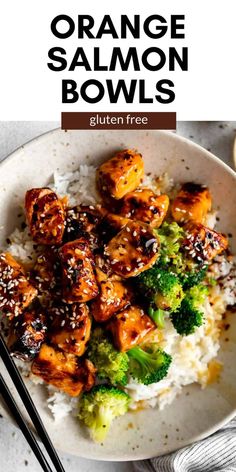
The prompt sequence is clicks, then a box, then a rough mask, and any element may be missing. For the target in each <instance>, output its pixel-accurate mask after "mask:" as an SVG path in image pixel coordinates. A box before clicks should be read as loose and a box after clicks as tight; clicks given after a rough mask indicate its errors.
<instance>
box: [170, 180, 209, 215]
mask: <svg viewBox="0 0 236 472" xmlns="http://www.w3.org/2000/svg"><path fill="white" fill-rule="evenodd" d="M211 204H212V201H211V194H210V192H209V190H208V188H207V187H205V186H203V185H199V184H195V183H193V182H187V183H185V184H184V185H183V186H182V188H181V190H180V191H179V193H178V195H177V196H176V198H175V199H174V201H173V203H172V207H171V212H172V216H173V218H174V220H175V221H177V222H178V223H186V222H188V221H195V223H204V221H205V218H206V215H207V213H208V212H209V211H210V210H211Z"/></svg>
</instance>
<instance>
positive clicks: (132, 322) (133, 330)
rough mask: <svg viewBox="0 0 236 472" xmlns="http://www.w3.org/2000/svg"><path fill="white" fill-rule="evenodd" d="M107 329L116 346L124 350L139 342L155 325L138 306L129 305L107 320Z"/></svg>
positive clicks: (145, 337)
mask: <svg viewBox="0 0 236 472" xmlns="http://www.w3.org/2000/svg"><path fill="white" fill-rule="evenodd" d="M107 329H108V331H110V332H111V334H112V338H113V341H114V344H115V346H116V348H117V349H119V351H122V352H124V351H128V350H129V349H131V348H132V347H134V346H137V345H138V344H141V343H142V342H143V341H144V340H145V339H147V336H148V335H149V333H151V332H153V331H154V330H155V329H156V326H155V324H154V323H153V321H152V320H151V318H149V316H147V315H146V314H145V313H144V311H143V310H142V309H141V308H140V307H138V306H129V307H128V308H126V309H124V310H122V311H121V312H120V313H118V314H117V315H116V316H115V317H114V318H112V320H111V321H109V323H108V325H107Z"/></svg>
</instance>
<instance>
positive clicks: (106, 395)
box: [78, 385, 131, 442]
mask: <svg viewBox="0 0 236 472" xmlns="http://www.w3.org/2000/svg"><path fill="white" fill-rule="evenodd" d="M130 400H131V399H130V397H129V395H128V394H127V393H125V392H123V390H119V389H118V388H116V387H111V386H108V385H98V386H96V387H93V388H92V390H90V392H88V393H84V394H83V395H82V398H81V400H80V410H79V414H78V416H79V419H80V420H81V421H83V422H84V424H85V425H86V426H87V427H88V428H89V429H90V434H91V437H92V439H93V440H94V441H98V442H100V441H103V440H104V438H105V437H106V435H107V433H108V431H109V428H110V426H111V423H112V420H113V419H114V418H116V417H117V416H121V415H124V414H125V413H126V412H127V410H128V407H129V403H130Z"/></svg>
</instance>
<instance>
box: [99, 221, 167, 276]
mask: <svg viewBox="0 0 236 472" xmlns="http://www.w3.org/2000/svg"><path fill="white" fill-rule="evenodd" d="M158 250H159V239H158V238H157V236H154V234H153V232H152V230H151V228H150V227H149V225H147V224H145V223H140V222H136V221H131V222H129V223H128V224H127V225H126V226H125V227H124V228H123V229H122V230H121V231H120V232H119V233H118V234H117V235H116V236H115V237H114V238H113V239H111V241H110V242H109V243H108V244H107V245H106V248H105V256H106V257H107V258H108V259H109V262H110V264H111V267H112V270H113V271H114V272H115V273H116V274H118V275H120V276H121V277H124V278H128V277H133V276H136V275H138V274H140V273H141V272H143V271H144V270H147V269H149V267H151V266H152V265H153V264H154V263H155V262H156V260H157V258H158Z"/></svg>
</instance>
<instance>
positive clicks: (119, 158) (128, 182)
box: [97, 149, 144, 200]
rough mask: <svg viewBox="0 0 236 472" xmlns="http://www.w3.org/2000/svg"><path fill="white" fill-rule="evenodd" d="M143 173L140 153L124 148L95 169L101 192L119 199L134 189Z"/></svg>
mask: <svg viewBox="0 0 236 472" xmlns="http://www.w3.org/2000/svg"><path fill="white" fill-rule="evenodd" d="M143 175H144V164H143V159H142V156H141V154H139V153H137V152H136V151H134V150H131V149H126V150H124V151H121V152H118V153H117V154H116V155H115V156H114V157H112V158H111V159H109V160H108V161H106V162H104V163H103V164H102V165H101V166H100V167H99V169H98V171H97V183H98V188H99V190H100V191H101V193H102V194H107V193H108V194H109V195H110V196H111V197H112V198H115V199H117V200H119V199H120V198H123V197H124V195H125V194H126V193H128V192H132V191H133V190H135V189H136V188H137V187H138V185H139V184H140V182H141V179H142V177H143Z"/></svg>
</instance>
